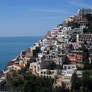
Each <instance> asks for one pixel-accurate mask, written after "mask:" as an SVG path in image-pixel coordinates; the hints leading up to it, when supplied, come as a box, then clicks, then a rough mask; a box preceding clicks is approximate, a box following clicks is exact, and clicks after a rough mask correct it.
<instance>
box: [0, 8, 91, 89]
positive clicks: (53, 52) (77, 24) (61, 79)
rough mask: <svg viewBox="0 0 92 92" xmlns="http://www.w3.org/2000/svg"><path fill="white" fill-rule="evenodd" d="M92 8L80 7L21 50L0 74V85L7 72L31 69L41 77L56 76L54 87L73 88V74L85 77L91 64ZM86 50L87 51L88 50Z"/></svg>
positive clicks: (54, 77) (4, 79)
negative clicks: (28, 46) (32, 43)
mask: <svg viewBox="0 0 92 92" xmlns="http://www.w3.org/2000/svg"><path fill="white" fill-rule="evenodd" d="M91 19H92V9H79V10H78V12H77V14H76V15H74V16H70V17H67V18H66V19H65V21H64V22H63V23H62V24H59V25H57V27H56V28H54V29H52V30H51V31H48V33H47V34H46V35H45V36H44V37H42V38H41V39H40V40H39V41H38V42H37V43H35V44H34V45H33V47H30V48H28V49H27V50H26V51H21V52H20V55H19V56H17V57H15V58H14V59H13V60H11V61H9V62H8V65H7V67H6V68H5V69H4V70H3V71H1V73H0V85H1V84H2V83H4V82H5V81H6V79H7V78H6V76H7V74H12V72H13V71H16V72H17V71H21V70H22V69H23V68H25V67H26V66H27V65H29V66H28V69H29V71H30V72H31V73H32V74H33V75H35V76H39V77H46V78H53V79H54V83H53V87H62V86H63V85H64V86H65V88H66V89H71V79H72V75H73V74H74V73H76V75H77V77H78V78H81V77H82V76H83V71H84V68H85V65H86V62H88V63H89V64H91V63H92V23H91V21H92V20H91ZM85 50H86V51H85Z"/></svg>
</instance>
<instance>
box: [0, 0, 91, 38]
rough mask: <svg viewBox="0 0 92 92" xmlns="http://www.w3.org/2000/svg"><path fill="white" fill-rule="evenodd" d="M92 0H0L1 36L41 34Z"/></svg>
mask: <svg viewBox="0 0 92 92" xmlns="http://www.w3.org/2000/svg"><path fill="white" fill-rule="evenodd" d="M79 8H92V0H0V37H1V36H39V35H45V34H46V33H47V31H48V30H51V29H52V28H54V27H56V26H57V25H58V24H60V23H62V22H63V20H64V19H65V18H66V17H68V16H72V15H74V14H76V13H77V10H78V9H79Z"/></svg>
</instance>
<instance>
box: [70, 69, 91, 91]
mask: <svg viewBox="0 0 92 92" xmlns="http://www.w3.org/2000/svg"><path fill="white" fill-rule="evenodd" d="M91 86H92V71H91V70H90V71H89V70H86V71H85V72H84V73H83V77H82V78H78V77H77V75H76V74H74V75H73V76H72V89H71V92H92V87H91Z"/></svg>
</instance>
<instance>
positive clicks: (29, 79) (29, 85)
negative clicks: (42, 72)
mask: <svg viewBox="0 0 92 92" xmlns="http://www.w3.org/2000/svg"><path fill="white" fill-rule="evenodd" d="M7 79H8V82H7V85H8V86H9V89H10V91H11V92H51V91H52V85H53V82H54V80H53V79H51V78H44V77H36V76H35V75H32V74H31V73H25V74H19V73H13V75H8V76H7Z"/></svg>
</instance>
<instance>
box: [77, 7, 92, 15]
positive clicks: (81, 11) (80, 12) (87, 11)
mask: <svg viewBox="0 0 92 92" xmlns="http://www.w3.org/2000/svg"><path fill="white" fill-rule="evenodd" d="M87 14H92V9H83V8H82V9H79V10H78V15H87Z"/></svg>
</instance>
